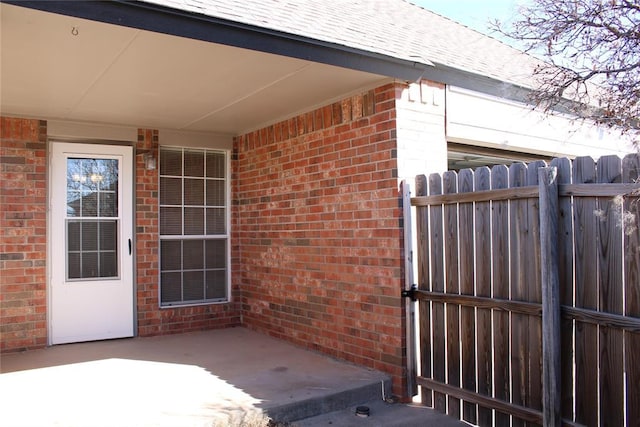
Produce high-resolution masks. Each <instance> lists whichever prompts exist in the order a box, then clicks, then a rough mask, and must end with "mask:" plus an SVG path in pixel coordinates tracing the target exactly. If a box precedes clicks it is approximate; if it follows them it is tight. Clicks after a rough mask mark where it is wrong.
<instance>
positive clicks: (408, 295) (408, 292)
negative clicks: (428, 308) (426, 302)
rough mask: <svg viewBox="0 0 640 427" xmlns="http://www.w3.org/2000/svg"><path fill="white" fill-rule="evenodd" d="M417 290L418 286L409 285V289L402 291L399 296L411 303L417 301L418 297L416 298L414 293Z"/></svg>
mask: <svg viewBox="0 0 640 427" xmlns="http://www.w3.org/2000/svg"><path fill="white" fill-rule="evenodd" d="M417 290H418V285H416V284H415V283H414V284H413V285H411V289H403V290H402V293H401V294H400V295H401V296H402V297H403V298H410V299H411V301H418V297H417V296H416V291H417Z"/></svg>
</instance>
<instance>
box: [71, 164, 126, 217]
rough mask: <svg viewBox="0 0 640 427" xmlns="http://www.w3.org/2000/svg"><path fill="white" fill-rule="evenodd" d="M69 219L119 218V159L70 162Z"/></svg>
mask: <svg viewBox="0 0 640 427" xmlns="http://www.w3.org/2000/svg"><path fill="white" fill-rule="evenodd" d="M67 216H73V217H96V216H101V217H116V216H118V160H116V159H83V158H69V159H67Z"/></svg>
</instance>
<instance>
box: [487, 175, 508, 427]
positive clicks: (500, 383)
mask: <svg viewBox="0 0 640 427" xmlns="http://www.w3.org/2000/svg"><path fill="white" fill-rule="evenodd" d="M508 187H509V170H508V169H507V167H506V166H504V165H498V166H494V167H493V168H492V170H491V188H492V189H494V190H495V189H503V188H508ZM491 205H492V209H491V210H492V219H491V221H492V223H491V236H492V245H491V246H492V248H493V250H492V263H493V265H492V269H493V278H492V282H493V290H492V296H493V298H496V299H503V300H506V299H509V202H508V201H505V200H501V201H494V202H492V203H491ZM493 331H494V332H493V337H494V338H493V339H494V341H493V366H494V372H493V375H494V377H493V380H494V397H495V398H497V399H500V400H503V401H505V402H508V401H509V400H510V391H509V390H510V387H509V313H508V312H504V311H499V310H494V311H493ZM510 424H511V417H510V416H509V415H508V414H505V413H502V412H497V411H496V414H495V425H496V426H498V427H501V426H509V425H510Z"/></svg>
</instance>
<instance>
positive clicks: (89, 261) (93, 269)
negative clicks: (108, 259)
mask: <svg viewBox="0 0 640 427" xmlns="http://www.w3.org/2000/svg"><path fill="white" fill-rule="evenodd" d="M81 256H82V261H81V269H82V273H81V277H82V278H83V279H84V278H92V277H100V271H99V268H98V253H97V252H83V253H82V255H81Z"/></svg>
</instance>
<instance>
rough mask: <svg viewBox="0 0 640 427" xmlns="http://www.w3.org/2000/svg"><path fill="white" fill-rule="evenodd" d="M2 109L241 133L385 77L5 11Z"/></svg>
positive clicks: (18, 9)
mask: <svg viewBox="0 0 640 427" xmlns="http://www.w3.org/2000/svg"><path fill="white" fill-rule="evenodd" d="M0 14H1V22H0V28H1V69H0V71H1V80H0V100H1V103H0V112H2V114H6V115H13V116H21V117H35V118H44V119H59V120H70V121H83V122H96V123H109V124H118V125H128V126H135V127H150V128H161V129H181V130H191V131H207V132H216V133H225V134H239V133H242V132H244V131H247V130H251V129H256V128H259V127H261V126H263V125H266V124H268V123H271V122H274V121H277V120H279V119H284V118H286V117H288V116H290V115H292V114H294V113H298V112H302V111H306V110H309V109H311V108H313V107H315V106H318V105H322V104H324V103H326V102H329V101H332V100H336V99H339V98H340V97H342V96H344V95H345V94H348V93H353V92H355V91H358V90H361V89H363V88H368V87H372V86H374V85H378V84H381V83H383V82H384V81H385V80H387V79H388V78H387V77H385V76H382V75H377V74H372V73H367V72H362V71H356V70H352V69H346V68H341V67H336V66H332V65H326V64H321V63H317V62H310V61H305V60H302V59H296V58H292V57H286V56H280V55H275V54H269V53H264V52H259V51H256V50H249V49H244V48H238V47H231V46H227V45H222V44H216V43H211V42H205V41H199V40H193V39H188V38H182V37H176V36H170V35H166V34H160V33H155V32H150V31H145V30H139V29H135V28H129V27H123V26H117V25H112V24H107V23H101V22H96V21H92V20H86V19H81V18H75V17H70V16H63V15H58V14H53V13H49V12H42V11H38V10H34V9H29V8H24V7H20V6H15V5H8V4H1V5H0Z"/></svg>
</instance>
